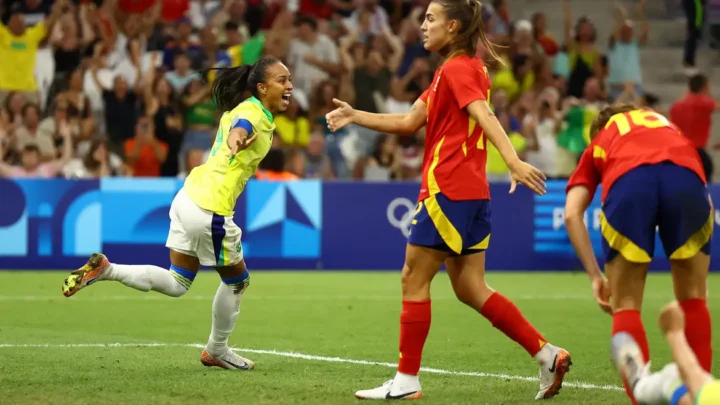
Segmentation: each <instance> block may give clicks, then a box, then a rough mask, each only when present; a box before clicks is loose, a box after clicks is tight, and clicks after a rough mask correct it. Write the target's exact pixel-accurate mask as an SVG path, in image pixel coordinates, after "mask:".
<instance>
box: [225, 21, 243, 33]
mask: <svg viewBox="0 0 720 405" xmlns="http://www.w3.org/2000/svg"><path fill="white" fill-rule="evenodd" d="M238 29H240V25H238V23H235V22H232V21H228V22H227V23H225V30H226V31H237V30H238Z"/></svg>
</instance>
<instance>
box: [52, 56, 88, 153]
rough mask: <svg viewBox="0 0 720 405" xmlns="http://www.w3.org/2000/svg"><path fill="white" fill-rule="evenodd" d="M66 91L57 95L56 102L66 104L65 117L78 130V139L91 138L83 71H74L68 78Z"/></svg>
mask: <svg viewBox="0 0 720 405" xmlns="http://www.w3.org/2000/svg"><path fill="white" fill-rule="evenodd" d="M67 86H68V87H67V90H65V91H63V92H61V93H60V94H58V96H57V98H56V102H57V100H64V101H66V102H67V116H68V119H69V120H70V122H71V123H73V124H77V125H78V126H79V128H80V138H81V139H83V140H88V139H90V138H91V137H92V132H93V130H94V125H95V123H94V120H93V118H92V111H91V107H92V106H91V105H90V98H89V97H88V96H87V95H86V94H85V93H84V92H83V71H82V70H81V69H76V70H74V71H73V72H72V73H70V76H69V77H68V83H67Z"/></svg>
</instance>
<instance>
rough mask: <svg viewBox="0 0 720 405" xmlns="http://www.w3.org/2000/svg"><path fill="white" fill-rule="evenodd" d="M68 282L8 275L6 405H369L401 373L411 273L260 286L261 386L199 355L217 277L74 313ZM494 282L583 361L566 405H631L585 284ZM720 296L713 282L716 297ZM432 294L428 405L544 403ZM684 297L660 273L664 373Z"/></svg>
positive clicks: (243, 327) (443, 288)
mask: <svg viewBox="0 0 720 405" xmlns="http://www.w3.org/2000/svg"><path fill="white" fill-rule="evenodd" d="M64 277H65V273H62V272H9V271H8V272H0V403H1V404H3V405H10V404H93V405H104V404H123V405H135V404H173V405H185V404H233V405H235V404H253V405H265V404H333V405H336V404H356V403H359V402H360V401H359V400H356V399H355V398H354V397H353V393H354V391H355V390H357V389H364V388H371V387H375V386H377V385H380V384H382V383H383V382H384V381H385V380H387V379H389V378H391V377H392V376H393V375H394V369H393V368H392V365H391V364H388V363H394V362H395V361H396V360H397V355H398V350H397V341H398V318H399V312H400V279H399V274H398V273H397V272H261V271H256V272H254V273H253V274H252V284H251V286H250V288H249V289H248V291H247V292H246V294H245V297H244V298H243V302H242V308H241V313H240V319H239V321H238V324H237V326H236V329H235V332H234V333H233V335H232V336H231V338H230V343H231V345H234V346H235V347H236V348H237V349H238V350H239V352H240V353H242V354H244V355H245V356H246V357H249V358H251V359H253V360H255V362H256V368H255V370H252V371H250V372H229V371H224V370H220V369H210V368H205V367H203V366H202V365H201V364H200V352H201V349H200V348H199V347H201V346H196V345H202V344H204V343H205V341H206V339H207V336H208V333H209V329H210V322H211V315H210V311H211V305H212V297H213V295H214V293H215V289H216V288H217V285H218V283H219V278H218V276H217V275H216V274H214V273H213V272H202V273H201V274H200V275H199V276H198V278H197V279H196V281H195V284H194V285H193V288H192V290H191V291H190V292H189V293H188V294H186V295H185V296H184V297H181V298H168V297H164V296H161V295H159V294H157V293H153V292H149V293H142V292H138V291H134V290H132V289H130V288H127V287H124V286H123V285H121V284H119V283H113V282H102V283H97V284H95V285H93V286H91V287H89V288H87V289H86V290H83V291H81V292H80V293H78V294H77V295H76V296H75V297H73V298H71V299H66V298H64V297H63V296H62V294H61V292H60V286H61V283H62V280H63V278H64ZM488 280H489V282H490V284H491V285H492V286H493V287H494V288H496V289H497V290H499V291H501V292H502V293H503V294H505V295H507V296H508V297H509V298H511V299H513V300H514V301H515V303H516V304H517V305H518V306H519V307H520V309H521V310H522V311H523V312H524V314H525V316H526V317H527V318H528V319H530V321H531V322H533V323H534V325H536V327H537V328H538V329H539V330H540V331H541V332H542V333H543V334H545V336H546V337H547V338H548V339H549V340H550V341H551V342H553V343H555V344H557V345H559V346H562V347H564V348H566V349H568V350H569V351H570V352H571V353H572V355H573V361H574V365H573V369H572V371H571V373H570V374H569V375H568V378H567V381H566V383H567V384H566V386H565V388H563V390H562V392H561V394H560V396H558V397H556V398H555V399H554V400H553V403H556V404H627V403H629V401H627V400H626V399H625V397H624V393H623V392H622V391H620V388H619V386H620V382H619V379H618V378H617V376H616V375H615V373H614V371H613V369H612V367H611V364H610V360H609V336H610V327H611V318H610V317H609V316H607V315H604V314H602V313H601V312H600V311H599V309H598V308H597V307H596V305H595V303H594V301H593V299H592V296H591V292H590V286H589V283H588V281H587V278H586V277H585V275H583V274H579V273H576V274H570V273H562V274H561V273H490V274H489V276H488ZM718 282H720V276H712V277H711V279H710V291H711V292H712V291H713V290H714V288H713V287H714V286H715V285H717V284H718ZM432 296H433V304H432V305H433V320H432V328H431V331H430V336H429V337H428V341H427V344H426V346H425V357H424V362H423V365H424V366H425V367H428V368H432V369H434V370H428V371H426V372H421V382H422V384H423V391H424V394H425V398H423V399H422V400H421V401H420V403H423V404H428V405H429V404H531V403H536V402H535V401H533V398H534V396H535V393H536V390H537V388H538V383H537V380H536V379H535V376H537V372H538V370H537V368H536V365H535V364H534V361H533V360H532V359H531V358H530V357H529V356H528V355H527V354H526V353H525V352H524V351H523V350H522V349H521V348H520V347H519V346H518V345H516V344H515V343H513V342H511V341H510V340H508V339H507V338H505V337H504V336H503V335H502V334H501V333H500V332H499V331H497V330H494V329H493V328H492V326H491V325H490V324H489V323H488V322H487V321H486V320H485V319H484V318H483V317H481V316H480V315H478V314H476V313H475V312H473V311H472V310H471V309H469V308H467V307H465V306H463V305H462V304H460V303H459V302H457V301H456V300H455V298H454V297H453V295H452V290H451V288H450V284H449V281H448V279H447V276H446V275H445V274H444V273H441V274H439V275H438V277H436V279H435V281H434V283H433V290H432ZM671 298H672V288H671V283H670V278H669V276H668V275H651V276H650V277H649V278H648V287H647V292H646V297H645V311H644V319H645V322H646V328H647V330H648V335H649V339H650V342H651V352H652V356H653V360H654V361H653V365H654V369H657V368H659V367H661V366H662V365H663V364H665V363H666V362H667V361H668V360H669V351H668V349H667V347H666V346H665V344H664V341H663V340H662V339H661V335H660V333H659V331H658V328H657V326H656V317H657V314H658V309H659V308H660V307H661V306H662V305H663V304H664V303H665V302H667V301H669V300H670V299H671ZM709 305H710V312H711V314H713V315H715V318H714V320H713V325H714V329H715V330H717V329H718V326H720V324H719V322H720V316H718V310H719V309H720V300H719V299H717V298H715V297H711V298H710V301H709ZM718 336H720V334H718V333H716V334H715V337H714V347H718V343H720V338H719V337H718ZM105 344H115V345H105ZM245 349H249V351H244V350H245ZM714 365H715V369H717V368H718V366H720V360H719V357H718V356H716V357H715V364H714ZM430 371H434V372H430Z"/></svg>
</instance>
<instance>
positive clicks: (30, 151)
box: [0, 135, 72, 179]
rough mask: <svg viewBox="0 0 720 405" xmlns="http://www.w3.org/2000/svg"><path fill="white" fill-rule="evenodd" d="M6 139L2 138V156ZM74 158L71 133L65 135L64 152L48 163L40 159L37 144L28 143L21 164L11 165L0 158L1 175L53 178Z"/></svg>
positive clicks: (0, 140) (0, 144) (0, 146)
mask: <svg viewBox="0 0 720 405" xmlns="http://www.w3.org/2000/svg"><path fill="white" fill-rule="evenodd" d="M3 141H4V139H0V156H4V152H3V149H4V147H5V146H4V144H6V142H3ZM71 158H72V140H71V139H70V136H69V135H65V139H64V142H63V152H62V156H61V157H60V158H59V159H54V160H51V161H49V162H46V163H42V161H41V160H40V149H39V148H38V146H37V145H36V144H33V143H28V144H26V145H25V147H24V148H23V150H22V152H21V155H20V165H19V166H11V165H9V164H7V163H5V162H4V161H2V160H0V176H3V177H13V178H21V177H36V178H46V179H47V178H52V177H56V176H57V174H58V173H60V171H61V170H62V168H63V167H64V166H65V164H66V163H67V162H69V161H70V159H71Z"/></svg>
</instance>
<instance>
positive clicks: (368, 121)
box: [352, 110, 414, 135]
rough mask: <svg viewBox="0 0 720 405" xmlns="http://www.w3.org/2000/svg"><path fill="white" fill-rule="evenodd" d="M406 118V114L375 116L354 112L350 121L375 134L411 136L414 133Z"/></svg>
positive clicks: (373, 114)
mask: <svg viewBox="0 0 720 405" xmlns="http://www.w3.org/2000/svg"><path fill="white" fill-rule="evenodd" d="M406 117H407V115H406V114H375V113H369V112H365V111H359V110H355V111H354V112H353V119H352V121H353V123H355V124H357V125H360V126H361V127H365V128H369V129H372V130H373V131H377V132H384V133H387V134H396V135H412V134H413V133H414V131H413V129H412V128H410V125H409V122H408V120H407V119H406Z"/></svg>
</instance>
